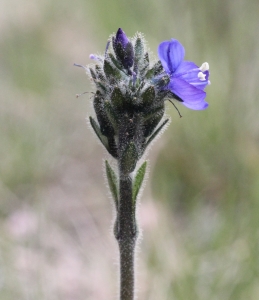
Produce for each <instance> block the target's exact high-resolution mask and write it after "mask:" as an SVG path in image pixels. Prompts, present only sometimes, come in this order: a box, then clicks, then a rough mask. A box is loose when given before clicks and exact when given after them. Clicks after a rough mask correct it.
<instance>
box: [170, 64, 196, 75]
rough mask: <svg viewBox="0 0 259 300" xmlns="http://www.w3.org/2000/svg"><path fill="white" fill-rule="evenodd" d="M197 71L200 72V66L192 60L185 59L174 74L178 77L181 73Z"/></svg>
mask: <svg viewBox="0 0 259 300" xmlns="http://www.w3.org/2000/svg"><path fill="white" fill-rule="evenodd" d="M192 70H194V71H196V72H197V74H198V73H199V72H200V69H199V67H198V66H197V65H196V64H195V63H194V62H192V61H183V62H182V63H181V64H180V65H179V66H178V68H177V70H176V71H175V73H174V76H176V77H178V76H180V75H181V74H185V73H188V72H190V71H192Z"/></svg>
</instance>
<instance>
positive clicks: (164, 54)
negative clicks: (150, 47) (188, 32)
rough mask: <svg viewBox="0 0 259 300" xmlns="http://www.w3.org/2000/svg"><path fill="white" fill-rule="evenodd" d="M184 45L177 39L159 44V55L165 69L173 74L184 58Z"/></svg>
mask: <svg viewBox="0 0 259 300" xmlns="http://www.w3.org/2000/svg"><path fill="white" fill-rule="evenodd" d="M184 54H185V51H184V47H183V46H182V44H181V43H179V42H178V41H177V40H174V39H172V40H171V41H165V42H162V43H161V44H160V45H159V46H158V56H159V59H160V60H161V63H162V65H163V67H164V69H165V71H166V72H167V73H169V74H171V75H172V74H173V73H174V72H175V71H176V69H177V68H178V66H179V65H180V64H181V62H182V61H183V58H184Z"/></svg>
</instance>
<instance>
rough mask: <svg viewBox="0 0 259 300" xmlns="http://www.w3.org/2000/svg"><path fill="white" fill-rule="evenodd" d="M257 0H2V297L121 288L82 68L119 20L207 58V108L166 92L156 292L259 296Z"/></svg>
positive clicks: (151, 232)
mask: <svg viewBox="0 0 259 300" xmlns="http://www.w3.org/2000/svg"><path fill="white" fill-rule="evenodd" d="M258 12H259V2H258V1H257V0H249V1H247V0H235V1H232V0H211V1H208V0H197V1H193V0H182V1H172V0H160V1H155V0H141V1H136V0H135V1H134V0H110V1H102V0H75V1H68V0H55V1H53V0H52V1H50V0H45V1H44V0H34V1H32V0H22V1H18V0H1V9H0V64H1V68H0V76H1V80H0V91H1V92H0V95H1V96H0V99H1V103H0V137H1V138H0V154H1V160H0V174H1V175H0V176H1V178H0V198H1V199H0V299H1V300H13V299H19V300H25V299H26V300H31V299H37V300H59V299H62V300H85V299H89V300H91V299H95V300H107V299H116V295H117V289H118V274H117V273H118V272H117V271H118V260H117V245H116V242H115V241H114V238H113V236H112V230H111V228H112V218H113V211H112V206H111V200H110V199H109V196H108V190H107V188H106V186H105V182H104V176H103V159H104V158H107V155H106V154H105V152H104V150H103V148H102V146H101V145H100V144H99V142H98V141H97V139H96V138H95V137H94V135H93V133H92V131H91V130H90V128H89V126H88V124H87V121H86V117H87V116H89V115H91V114H93V109H92V107H91V100H90V95H87V94H86V95H84V96H81V97H79V98H76V97H75V95H76V94H77V93H81V92H84V91H88V92H90V91H91V90H92V87H91V85H90V84H89V81H88V78H87V76H86V75H85V73H84V71H83V69H80V68H75V67H73V63H74V62H76V63H80V64H88V63H90V60H89V54H90V53H96V52H97V53H98V52H99V53H102V52H103V51H104V48H105V45H106V41H107V38H108V37H109V35H110V34H111V33H113V32H115V31H116V30H117V29H118V27H122V28H123V29H124V31H126V33H127V35H128V36H133V35H134V34H135V32H136V31H140V32H143V33H144V34H145V37H146V39H147V40H148V42H149V48H150V49H151V50H152V51H153V53H154V55H156V49H157V46H158V44H159V43H160V42H161V41H163V40H167V39H170V38H172V37H174V38H176V39H178V40H180V41H181V43H182V44H183V45H184V46H185V49H186V59H187V60H192V61H195V62H196V63H197V64H198V65H201V64H202V63H203V62H204V61H208V62H209V63H210V69H211V83H212V84H211V86H209V87H207V92H208V96H207V100H208V102H209V103H210V106H209V108H208V109H207V110H206V111H191V110H188V109H187V108H185V107H183V106H181V105H178V108H179V109H180V111H181V113H182V115H183V118H181V119H180V118H179V116H178V114H177V112H176V110H175V109H174V108H173V106H172V105H170V104H168V106H167V114H168V115H170V116H171V120H172V121H171V125H170V127H169V128H168V130H167V131H166V132H165V133H164V134H163V135H162V136H161V137H160V139H159V140H158V141H157V142H156V143H155V144H154V145H153V147H152V148H151V150H150V151H149V156H148V158H149V178H148V180H147V182H146V186H145V190H144V192H143V195H142V199H141V205H140V206H139V210H138V214H139V223H140V224H141V228H142V231H143V234H142V238H141V241H140V244H139V247H138V248H139V250H138V260H137V261H138V262H137V281H138V282H137V293H138V299H143V300H144V299H145V300H158V299H159V300H160V299H161V300H162V299H163V300H166V299H167V300H172V299H173V300H193V299H195V300H208V299H210V300H218V299H220V300H246V299H250V300H258V299H259V111H258V108H259V101H258V100H259V88H258V79H259V35H258V34H259V18H258Z"/></svg>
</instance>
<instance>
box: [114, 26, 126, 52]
mask: <svg viewBox="0 0 259 300" xmlns="http://www.w3.org/2000/svg"><path fill="white" fill-rule="evenodd" d="M115 42H116V43H121V45H122V47H123V48H124V49H125V48H126V46H127V45H128V43H129V39H128V37H127V36H126V34H125V32H124V31H123V30H122V29H121V28H119V29H118V31H117V33H116V37H115Z"/></svg>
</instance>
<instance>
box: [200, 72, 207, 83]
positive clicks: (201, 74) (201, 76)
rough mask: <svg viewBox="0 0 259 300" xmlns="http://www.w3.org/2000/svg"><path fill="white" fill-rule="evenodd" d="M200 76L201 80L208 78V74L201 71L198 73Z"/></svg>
mask: <svg viewBox="0 0 259 300" xmlns="http://www.w3.org/2000/svg"><path fill="white" fill-rule="evenodd" d="M198 78H199V79H200V80H201V81H205V80H206V75H205V74H203V73H202V72H199V73H198Z"/></svg>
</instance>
